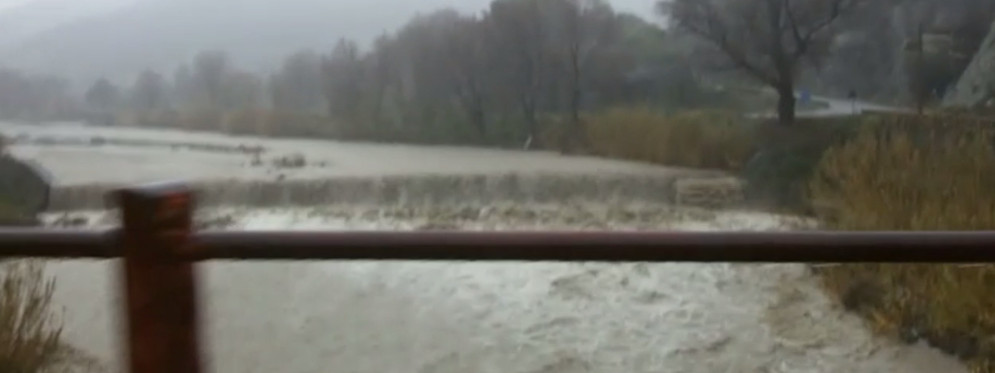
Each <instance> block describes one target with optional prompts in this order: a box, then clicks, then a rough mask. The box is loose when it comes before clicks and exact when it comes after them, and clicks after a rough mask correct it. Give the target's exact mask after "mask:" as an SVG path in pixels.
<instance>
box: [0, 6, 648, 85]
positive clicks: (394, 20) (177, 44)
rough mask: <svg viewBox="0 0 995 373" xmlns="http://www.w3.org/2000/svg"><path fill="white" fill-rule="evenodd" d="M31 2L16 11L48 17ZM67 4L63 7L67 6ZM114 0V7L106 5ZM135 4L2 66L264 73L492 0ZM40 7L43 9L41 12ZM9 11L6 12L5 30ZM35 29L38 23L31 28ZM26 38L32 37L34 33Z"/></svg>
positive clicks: (78, 25)
mask: <svg viewBox="0 0 995 373" xmlns="http://www.w3.org/2000/svg"><path fill="white" fill-rule="evenodd" d="M46 1H58V0H35V2H34V3H31V4H30V5H27V6H25V8H26V9H22V10H20V11H21V12H22V13H26V12H31V11H34V12H36V13H38V12H40V13H42V14H49V15H53V14H51V12H50V10H51V9H54V8H57V7H52V6H49V7H47V9H49V11H46V10H45V9H46V7H45V6H43V5H44V4H43V2H46ZM62 1H65V0H62ZM108 1H115V0H108ZM116 1H120V2H125V1H131V2H135V3H134V4H132V5H130V6H124V7H120V9H118V10H115V11H112V12H109V13H106V14H102V15H98V16H93V17H88V18H85V19H82V20H75V21H71V22H67V23H65V24H61V25H58V26H55V27H50V28H47V29H44V30H43V31H41V32H38V33H36V34H33V35H30V36H24V37H23V38H22V39H21V40H16V41H8V42H7V43H4V41H3V40H2V37H0V64H2V65H5V66H12V67H16V68H22V69H28V70H31V71H38V72H46V73H57V74H60V75H64V76H68V77H72V78H73V79H74V80H78V81H83V82H88V81H92V80H93V79H96V78H98V77H102V76H106V77H108V78H112V79H131V77H132V76H134V75H135V74H136V73H137V72H139V71H140V70H142V69H144V68H154V69H156V70H159V71H161V72H163V73H165V74H167V76H168V75H169V74H171V73H172V71H173V69H174V68H175V67H176V66H177V65H178V64H179V63H181V62H185V61H188V60H189V59H190V58H192V57H193V55H194V54H196V53H197V52H198V51H201V50H204V49H222V50H225V51H227V52H229V54H230V55H231V56H232V57H233V59H234V60H235V62H236V63H238V64H239V65H240V66H242V67H245V68H248V69H251V70H256V71H267V70H271V69H273V68H274V67H275V66H277V64H279V62H280V61H281V60H282V58H283V57H284V56H286V55H288V54H290V53H292V52H293V51H296V50H299V49H303V48H312V49H315V50H318V51H324V50H330V49H331V48H332V47H333V46H334V45H335V42H336V41H337V40H338V39H339V38H341V37H348V38H352V39H354V40H356V41H358V42H360V43H361V44H365V43H367V42H370V41H372V40H373V39H374V38H376V37H377V36H379V35H380V34H382V33H384V32H390V31H393V30H395V29H397V28H398V27H400V26H401V25H403V24H404V23H405V22H407V21H408V20H409V19H410V18H411V17H412V16H414V15H415V14H417V13H419V12H421V13H427V12H431V11H433V10H435V9H439V8H444V7H450V8H455V9H456V10H459V11H464V12H474V11H479V10H480V9H484V8H485V7H486V6H487V4H489V3H490V0H458V1H454V0H417V1H415V0H407V1H397V0H281V1H273V0H116ZM611 3H612V4H613V5H616V6H618V7H619V8H620V9H622V10H635V11H639V10H644V11H645V12H647V13H648V12H649V11H650V9H652V4H653V3H654V0H613V1H611ZM39 5H42V6H39ZM3 18H4V14H0V33H2V30H3V26H2V24H3V23H4V22H3ZM33 26H35V28H38V25H33ZM29 34H30V33H29Z"/></svg>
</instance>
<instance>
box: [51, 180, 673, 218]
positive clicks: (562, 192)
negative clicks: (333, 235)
mask: <svg viewBox="0 0 995 373" xmlns="http://www.w3.org/2000/svg"><path fill="white" fill-rule="evenodd" d="M684 176H687V175H684ZM680 178H681V175H679V174H669V175H645V176H637V175H632V174H617V175H584V174H529V175H523V174H502V175H410V176H384V177H335V178H327V179H317V180H284V181H259V180H217V181H199V182H192V183H191V184H190V185H191V186H192V187H193V188H194V189H195V190H197V191H198V204H199V205H201V206H211V207H217V206H247V207H309V206H319V205H356V204H361V205H422V204H430V205H439V204H487V203H495V202H516V203H559V202H565V201H571V200H586V201H599V202H605V203H613V202H618V203H622V202H625V203H632V202H646V203H663V204H669V203H673V202H674V183H675V181H677V180H678V179H680ZM121 186H123V185H121V184H96V185H72V186H57V187H54V188H53V189H52V192H51V193H52V195H51V198H50V203H49V206H48V210H49V211H72V210H93V209H103V208H107V207H110V205H109V203H111V202H110V201H107V195H108V193H110V192H111V191H113V190H115V189H117V188H120V187H121Z"/></svg>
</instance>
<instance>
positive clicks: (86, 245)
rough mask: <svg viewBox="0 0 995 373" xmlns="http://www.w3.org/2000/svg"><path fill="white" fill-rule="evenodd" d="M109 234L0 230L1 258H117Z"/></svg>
mask: <svg viewBox="0 0 995 373" xmlns="http://www.w3.org/2000/svg"><path fill="white" fill-rule="evenodd" d="M115 236H116V235H115V234H114V233H113V232H111V231H105V232H100V231H68V230H67V231H62V230H51V229H41V228H28V229H8V228H2V229H0V257H3V258H10V257H32V258H96V259H110V258H115V257H118V256H119V255H118V253H117V252H116V250H114V248H115V247H116V245H114V244H113V243H114V240H115V238H114V237H115Z"/></svg>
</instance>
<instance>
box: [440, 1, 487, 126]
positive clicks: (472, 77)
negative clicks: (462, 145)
mask: <svg viewBox="0 0 995 373" xmlns="http://www.w3.org/2000/svg"><path fill="white" fill-rule="evenodd" d="M450 26H451V27H452V29H450V30H449V31H448V32H447V35H448V40H447V41H446V43H445V47H444V49H445V50H446V55H447V56H446V57H447V58H446V59H445V63H446V66H447V70H449V74H448V76H449V77H450V79H451V83H450V84H451V86H452V87H453V90H454V91H455V94H456V97H457V98H458V99H459V102H460V105H461V106H462V107H463V110H464V111H465V112H466V114H467V116H468V117H469V118H470V122H471V123H472V124H473V126H474V127H475V128H476V130H477V134H478V135H480V137H481V139H485V138H486V137H487V116H486V110H485V109H486V108H485V101H486V98H485V92H486V91H487V90H488V87H487V82H486V76H487V73H488V72H489V62H490V61H488V59H487V55H486V54H485V53H486V52H487V50H486V48H487V45H486V43H485V40H484V29H483V26H482V23H481V22H480V21H478V20H477V19H475V18H460V19H456V20H454V23H453V24H452V25H450Z"/></svg>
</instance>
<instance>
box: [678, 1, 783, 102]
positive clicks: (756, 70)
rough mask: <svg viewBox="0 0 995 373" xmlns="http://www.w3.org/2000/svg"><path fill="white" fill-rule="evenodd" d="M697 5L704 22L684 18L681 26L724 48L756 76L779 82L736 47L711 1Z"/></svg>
mask: <svg viewBox="0 0 995 373" xmlns="http://www.w3.org/2000/svg"><path fill="white" fill-rule="evenodd" d="M696 5H698V6H700V7H701V8H699V11H700V12H701V14H699V15H700V17H701V19H699V21H700V23H702V24H701V25H698V24H695V22H688V21H687V19H684V20H683V21H682V22H680V25H681V27H683V28H684V29H686V30H687V31H689V32H691V33H693V34H695V35H698V36H700V37H702V38H705V39H707V40H709V41H711V42H712V43H714V44H715V45H716V46H717V47H718V48H719V49H720V50H722V52H723V53H725V54H726V56H728V57H729V59H730V60H731V61H732V62H733V63H735V64H736V65H737V66H739V67H740V68H742V69H743V70H744V71H746V72H747V73H748V74H750V75H751V76H753V77H754V78H756V79H758V80H760V81H762V82H764V83H766V84H769V85H776V84H777V79H776V78H775V77H773V76H771V75H770V74H768V73H766V72H765V71H764V70H763V69H762V68H761V67H759V66H757V65H755V64H754V63H753V62H751V61H750V60H749V58H748V57H747V56H746V53H745V52H743V51H742V50H739V49H738V48H736V46H735V45H734V44H733V43H732V42H731V41H730V40H729V32H728V30H727V29H726V28H725V26H724V25H723V24H722V22H721V21H720V20H719V17H720V16H719V14H718V12H717V11H716V10H715V8H714V6H713V5H712V4H711V3H706V2H704V1H702V2H701V3H698V4H696ZM682 18H683V17H682Z"/></svg>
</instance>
